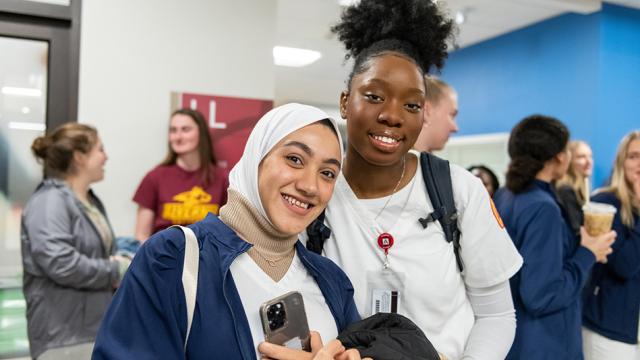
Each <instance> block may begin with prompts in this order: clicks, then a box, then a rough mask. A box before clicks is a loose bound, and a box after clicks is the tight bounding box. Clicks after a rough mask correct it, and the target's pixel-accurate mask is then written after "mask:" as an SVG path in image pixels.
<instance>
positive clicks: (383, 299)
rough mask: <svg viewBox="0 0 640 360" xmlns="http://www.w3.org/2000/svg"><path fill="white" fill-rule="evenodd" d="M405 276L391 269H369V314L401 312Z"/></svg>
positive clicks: (367, 310)
mask: <svg viewBox="0 0 640 360" xmlns="http://www.w3.org/2000/svg"><path fill="white" fill-rule="evenodd" d="M404 283H405V276H404V274H403V273H398V272H394V271H392V270H391V269H386V270H376V271H367V308H366V309H365V311H366V314H368V315H367V316H371V315H375V314H377V313H380V312H382V313H399V312H400V311H401V309H402V297H403V296H404Z"/></svg>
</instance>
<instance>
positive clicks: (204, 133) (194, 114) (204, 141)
mask: <svg viewBox="0 0 640 360" xmlns="http://www.w3.org/2000/svg"><path fill="white" fill-rule="evenodd" d="M176 115H186V116H188V117H190V118H191V119H192V120H193V122H195V123H196V126H197V127H198V134H199V135H198V155H200V169H199V170H200V174H201V176H202V182H203V183H204V185H205V186H206V185H209V183H210V182H211V180H213V179H212V178H211V168H212V167H215V165H216V163H217V162H216V156H215V154H214V152H213V145H212V141H211V135H210V134H209V125H208V124H207V120H206V119H205V118H204V116H203V115H202V114H201V113H200V112H199V111H197V110H192V109H187V108H184V109H179V110H176V111H174V112H173V113H172V114H171V118H173V117H174V116H176ZM167 144H168V148H169V150H168V151H167V156H165V158H164V160H162V162H161V163H160V165H175V163H176V160H177V159H178V154H176V152H175V151H173V149H172V148H171V144H170V143H168V142H167Z"/></svg>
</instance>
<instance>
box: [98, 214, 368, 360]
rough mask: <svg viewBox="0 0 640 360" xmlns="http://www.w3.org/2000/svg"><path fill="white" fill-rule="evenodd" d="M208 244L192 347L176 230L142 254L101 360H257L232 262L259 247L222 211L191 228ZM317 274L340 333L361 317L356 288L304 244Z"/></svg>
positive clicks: (112, 310)
mask: <svg viewBox="0 0 640 360" xmlns="http://www.w3.org/2000/svg"><path fill="white" fill-rule="evenodd" d="M190 228H191V229H192V230H193V231H194V233H195V234H196V237H197V238H198V242H199V244H200V269H199V276H198V290H197V295H196V307H195V312H194V317H193V324H192V327H191V333H190V334H189V341H188V344H187V349H186V354H185V351H184V341H185V339H184V337H185V334H186V330H187V329H186V328H187V311H186V304H185V298H184V289H183V287H182V265H183V262H184V244H185V241H184V235H183V234H182V231H181V230H180V229H177V228H169V229H167V230H163V231H161V232H158V233H157V234H155V235H153V236H152V237H151V238H150V239H149V240H148V241H146V242H145V243H144V245H143V246H142V247H141V248H140V250H139V251H138V252H137V254H136V256H135V258H134V260H133V262H132V264H131V267H130V268H129V271H128V272H127V274H126V275H125V277H124V279H123V281H122V284H121V286H120V288H119V289H118V291H117V292H116V295H115V297H114V299H113V302H112V303H111V306H110V307H109V310H108V311H107V314H106V315H105V317H104V319H103V322H102V324H101V327H100V331H99V333H98V336H97V339H96V344H95V348H94V352H93V357H92V358H93V359H137V360H142V359H185V358H186V359H212V358H224V359H229V360H232V359H243V360H255V359H256V351H255V346H254V344H253V339H252V337H251V330H250V328H249V323H248V322H247V318H246V315H245V312H244V308H243V306H242V302H241V299H240V296H239V294H238V290H237V289H236V286H235V283H234V281H233V277H232V275H231V272H230V271H229V267H230V266H231V263H232V262H233V261H234V260H235V258H236V257H237V256H238V255H240V254H242V253H244V252H246V251H247V250H248V249H249V248H250V247H251V245H250V244H248V243H247V242H245V241H244V240H242V239H240V238H239V237H238V236H237V235H236V233H235V232H234V231H233V230H232V229H231V228H229V227H228V226H226V225H225V224H224V223H222V222H221V221H220V220H219V219H218V218H217V217H216V216H214V215H211V214H210V215H208V216H207V217H206V218H205V219H204V220H202V221H200V222H198V223H196V224H194V225H192V226H190ZM296 251H297V254H298V257H299V258H300V261H301V262H302V263H303V264H304V266H305V267H306V268H307V271H309V273H310V274H311V275H312V276H313V277H314V279H315V280H316V282H317V283H318V287H319V288H320V290H321V291H322V294H323V295H324V297H325V300H326V302H327V304H328V306H329V309H330V310H331V313H332V314H333V317H334V319H335V322H336V326H337V328H338V332H340V331H341V330H343V329H344V328H345V327H346V326H347V325H349V324H350V323H352V322H354V321H357V320H359V315H358V312H357V310H356V306H355V303H354V301H353V287H352V285H351V282H350V281H349V279H348V278H347V276H346V275H345V274H344V272H343V271H342V270H340V268H338V266H337V265H335V264H334V263H333V262H331V261H330V260H328V259H326V258H323V257H321V256H319V255H316V254H312V253H310V252H308V251H307V250H306V249H305V248H304V246H302V244H301V243H300V242H298V243H297V244H296Z"/></svg>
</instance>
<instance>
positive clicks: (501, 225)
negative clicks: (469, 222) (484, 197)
mask: <svg viewBox="0 0 640 360" xmlns="http://www.w3.org/2000/svg"><path fill="white" fill-rule="evenodd" d="M489 202H491V212H492V213H493V216H494V217H495V218H496V221H497V222H498V225H499V226H500V228H501V229H504V222H503V221H502V218H501V217H500V213H499V212H498V209H496V204H494V203H493V200H492V199H489Z"/></svg>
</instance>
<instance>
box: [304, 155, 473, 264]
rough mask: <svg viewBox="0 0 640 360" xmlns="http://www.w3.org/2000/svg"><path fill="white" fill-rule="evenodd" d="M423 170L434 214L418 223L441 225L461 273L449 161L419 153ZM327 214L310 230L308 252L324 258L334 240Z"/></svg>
mask: <svg viewBox="0 0 640 360" xmlns="http://www.w3.org/2000/svg"><path fill="white" fill-rule="evenodd" d="M420 166H421V167H422V178H423V179H424V183H425V184H426V188H427V193H428V194H429V199H430V200H431V204H433V209H434V210H433V212H432V213H431V214H429V215H427V216H426V217H424V218H420V219H418V221H419V222H420V224H421V225H422V227H423V228H425V229H426V228H427V226H428V225H429V223H430V222H432V221H436V220H437V221H438V222H440V225H441V226H442V230H443V232H444V236H445V238H446V240H447V242H449V243H452V244H453V252H454V254H455V256H456V263H457V265H458V269H459V270H460V272H462V270H463V269H464V265H463V263H462V258H461V257H460V229H458V214H457V211H456V206H455V202H454V200H453V186H452V185H451V172H450V169H449V161H447V160H444V159H441V158H439V157H437V156H435V155H432V154H430V153H428V152H421V153H420ZM324 217H325V214H324V211H323V212H322V213H321V214H320V216H318V218H316V219H315V220H314V221H313V222H312V223H311V224H310V225H309V226H308V227H307V235H308V237H309V239H308V240H307V249H308V250H309V251H312V252H314V253H316V254H322V249H323V247H324V242H325V241H326V240H327V239H328V238H329V237H330V236H331V229H329V227H327V226H326V225H325V224H324Z"/></svg>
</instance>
